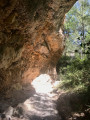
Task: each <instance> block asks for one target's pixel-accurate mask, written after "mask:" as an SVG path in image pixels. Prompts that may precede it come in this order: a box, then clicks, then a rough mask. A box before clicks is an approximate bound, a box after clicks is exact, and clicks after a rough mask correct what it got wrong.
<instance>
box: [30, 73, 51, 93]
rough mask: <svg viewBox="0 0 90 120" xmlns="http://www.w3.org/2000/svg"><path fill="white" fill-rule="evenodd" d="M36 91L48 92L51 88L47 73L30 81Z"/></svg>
mask: <svg viewBox="0 0 90 120" xmlns="http://www.w3.org/2000/svg"><path fill="white" fill-rule="evenodd" d="M32 85H33V87H34V88H35V90H36V92H37V93H46V94H48V93H50V92H51V91H52V90H53V85H52V80H51V78H50V76H49V75H47V74H42V75H40V76H39V77H37V78H36V79H35V80H34V81H33V82H32Z"/></svg>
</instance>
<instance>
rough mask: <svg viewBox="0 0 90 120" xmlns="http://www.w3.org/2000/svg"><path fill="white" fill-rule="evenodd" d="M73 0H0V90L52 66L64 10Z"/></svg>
mask: <svg viewBox="0 0 90 120" xmlns="http://www.w3.org/2000/svg"><path fill="white" fill-rule="evenodd" d="M75 2H76V0H33V1H31V0H1V1H0V81H1V86H0V91H1V90H4V89H6V88H7V87H8V86H11V85H12V84H15V83H22V82H24V83H27V82H31V81H32V80H33V79H34V78H35V77H37V76H38V75H39V74H42V73H47V72H48V70H50V71H51V69H52V68H53V67H55V65H56V63H57V61H58V59H59V58H60V56H61V55H62V52H63V50H64V42H63V33H62V28H63V27H62V26H63V22H64V18H65V17H64V16H65V13H66V12H68V11H69V10H70V8H71V7H72V6H73V4H74V3H75Z"/></svg>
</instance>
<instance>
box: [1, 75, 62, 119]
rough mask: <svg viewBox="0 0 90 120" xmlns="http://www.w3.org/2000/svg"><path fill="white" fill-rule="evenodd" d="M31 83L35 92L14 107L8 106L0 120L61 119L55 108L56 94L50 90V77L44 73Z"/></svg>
mask: <svg viewBox="0 0 90 120" xmlns="http://www.w3.org/2000/svg"><path fill="white" fill-rule="evenodd" d="M42 79H43V80H42ZM42 81H43V82H42ZM32 85H33V87H34V88H35V91H36V93H35V94H34V95H33V96H32V97H31V96H30V97H29V98H28V99H26V100H25V101H24V102H22V103H19V104H18V105H17V106H16V107H8V109H7V110H6V111H5V112H4V114H3V116H2V115H1V118H0V120H61V117H60V116H59V115H58V111H57V110H56V100H57V94H56V93H54V92H52V91H53V86H52V83H51V79H50V78H49V77H48V76H46V75H44V76H40V77H39V78H37V79H36V80H35V81H34V82H33V83H32ZM29 92H30V91H27V93H26V94H29ZM2 117H4V119H2Z"/></svg>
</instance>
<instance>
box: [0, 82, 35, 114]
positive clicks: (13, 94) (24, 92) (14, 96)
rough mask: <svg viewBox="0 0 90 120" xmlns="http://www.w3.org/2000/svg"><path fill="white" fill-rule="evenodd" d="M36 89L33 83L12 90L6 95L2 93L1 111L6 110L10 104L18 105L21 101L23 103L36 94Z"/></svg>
mask: <svg viewBox="0 0 90 120" xmlns="http://www.w3.org/2000/svg"><path fill="white" fill-rule="evenodd" d="M35 93H36V92H35V89H34V88H33V87H32V85H31V84H27V85H24V86H23V87H22V89H21V90H15V89H14V90H12V91H11V90H10V92H9V93H8V95H10V97H6V96H5V95H1V94H0V113H2V112H3V111H5V110H6V109H7V108H8V107H9V106H12V107H16V106H17V105H18V104H19V103H23V102H24V101H25V100H26V99H28V98H30V97H32V96H33V95H34V94H35Z"/></svg>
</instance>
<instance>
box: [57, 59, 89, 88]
mask: <svg viewBox="0 0 90 120" xmlns="http://www.w3.org/2000/svg"><path fill="white" fill-rule="evenodd" d="M62 60H63V61H62ZM65 60H66V61H65ZM67 61H68V62H67ZM63 63H64V65H63ZM59 65H61V66H60V80H61V83H60V85H59V88H60V89H65V90H69V89H72V90H79V89H81V90H82V89H83V90H85V89H86V88H87V87H88V86H89V82H90V80H89V79H90V67H89V65H90V61H89V60H79V59H70V58H67V59H64V58H62V59H61V60H60V61H59Z"/></svg>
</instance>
